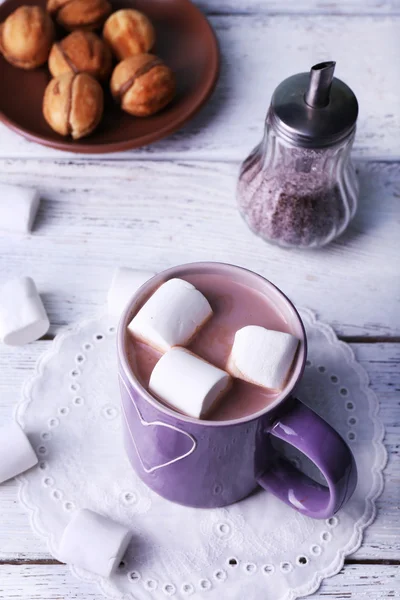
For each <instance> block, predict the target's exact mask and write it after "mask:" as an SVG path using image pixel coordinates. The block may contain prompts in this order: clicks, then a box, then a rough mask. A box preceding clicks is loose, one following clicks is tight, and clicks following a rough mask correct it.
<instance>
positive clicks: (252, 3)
mask: <svg viewBox="0 0 400 600" xmlns="http://www.w3.org/2000/svg"><path fill="white" fill-rule="evenodd" d="M196 4H197V6H199V7H200V8H201V9H202V10H203V11H204V12H205V13H208V14H213V15H215V14H260V13H266V14H279V13H293V14H313V13H317V14H327V15H340V14H350V15H355V14H357V15H362V14H398V13H400V2H399V0H344V1H343V0H338V1H336V2H332V0H241V1H240V2H238V1H237V0H219V1H218V2H215V0H198V1H197V2H196Z"/></svg>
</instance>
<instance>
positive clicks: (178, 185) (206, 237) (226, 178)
mask: <svg viewBox="0 0 400 600" xmlns="http://www.w3.org/2000/svg"><path fill="white" fill-rule="evenodd" d="M359 174H360V180H361V199H360V208H359V211H358V214H357V216H356V218H355V220H354V222H353V224H352V226H351V227H350V229H349V230H348V231H347V233H345V234H344V236H342V238H340V239H339V240H338V241H337V242H336V243H333V244H331V245H330V246H329V247H327V248H326V249H323V250H319V251H300V250H299V251H296V250H293V251H288V250H282V249H280V248H278V247H275V246H272V245H270V244H266V243H265V242H263V241H262V240H261V239H259V238H257V237H256V236H255V235H253V234H252V233H251V232H250V230H249V229H248V228H247V226H246V225H245V224H244V222H243V221H242V219H241V218H240V216H239V213H238V211H237V209H236V202H235V186H236V178H237V167H236V166H235V165H230V164H228V165H227V164H221V163H207V164H206V163H197V164H192V163H190V164H189V163H179V164H169V163H165V162H151V163H150V162H139V163H135V164H129V163H119V162H83V161H74V162H64V161H60V162H55V163H53V162H48V161H42V162H41V161H34V160H30V161H0V180H2V181H4V182H13V183H19V184H25V185H33V186H36V187H38V188H39V190H40V191H41V194H42V203H41V208H40V211H39V215H38V218H37V221H36V224H35V228H34V233H33V235H31V236H28V237H26V238H16V237H14V236H11V235H5V234H3V235H2V236H1V237H0V252H1V255H2V257H3V258H2V260H1V261H0V284H1V283H3V282H5V281H7V280H8V279H11V278H12V277H15V276H17V275H22V274H27V275H31V276H32V277H33V278H34V279H35V280H36V282H37V284H38V287H39V290H40V291H41V292H42V293H43V297H44V302H45V305H46V308H47V309H48V312H49V316H50V321H51V323H52V328H51V331H52V332H57V331H58V330H59V329H60V327H63V326H65V325H66V324H68V323H71V322H74V321H76V320H79V319H81V318H83V317H90V316H91V315H92V314H93V313H94V311H95V310H97V309H98V308H99V307H101V306H102V305H103V304H104V302H105V298H106V293H107V289H108V286H109V283H110V281H111V277H112V273H113V270H114V268H115V267H116V266H118V265H126V266H132V267H136V268H146V269H150V270H155V271H159V270H162V269H164V268H166V267H169V266H172V265H174V264H179V263H182V262H191V261H200V260H214V261H215V260H219V261H223V262H229V263H236V264H238V265H242V266H245V267H248V268H250V269H253V270H255V271H257V272H259V273H261V274H262V275H264V276H266V277H267V278H268V279H271V280H272V281H273V282H274V283H276V284H277V285H278V286H280V287H281V288H282V289H283V290H284V291H285V292H286V293H287V294H288V295H289V297H291V298H292V299H293V301H294V302H295V303H296V304H298V305H300V306H309V307H310V308H312V309H313V310H315V311H316V312H317V313H318V314H319V315H320V317H321V318H322V319H323V320H325V321H327V322H328V323H330V324H332V325H333V326H334V328H335V329H336V331H337V333H339V334H341V335H348V336H396V335H397V336H398V335H400V311H399V299H400V274H399V270H398V264H397V261H396V260H394V257H395V256H396V255H397V254H398V231H399V222H400V221H399V202H400V200H399V198H400V165H399V164H397V163H394V164H390V163H372V164H365V163H360V164H359Z"/></svg>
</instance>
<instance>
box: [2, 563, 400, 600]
mask: <svg viewBox="0 0 400 600" xmlns="http://www.w3.org/2000/svg"><path fill="white" fill-rule="evenodd" d="M398 577H399V567H398V566H390V565H387V566H382V565H377V566H368V568H365V566H364V565H346V566H345V567H344V569H342V570H341V571H340V573H339V574H338V575H337V576H336V577H333V578H331V579H326V580H325V581H324V582H323V583H322V585H321V587H320V589H319V591H318V592H316V593H315V594H313V595H312V596H309V598H310V600H344V599H347V600H363V599H365V598H368V599H369V600H372V599H373V600H391V599H396V598H400V592H399V587H398ZM100 597H101V594H100V593H99V592H98V591H97V589H96V588H95V587H93V586H92V585H89V584H87V583H85V582H82V581H78V580H77V579H75V578H74V577H73V576H72V574H71V573H70V571H69V569H68V567H66V566H65V565H1V566H0V599H1V600H11V599H15V600H27V599H28V598H29V600H100ZM204 597H205V595H204V594H201V598H202V599H203V598H204ZM149 598H150V596H149ZM191 598H193V600H200V596H199V595H194V596H191ZM247 598H248V600H259V599H258V598H254V596H253V595H252V593H251V585H250V581H249V593H248V595H247Z"/></svg>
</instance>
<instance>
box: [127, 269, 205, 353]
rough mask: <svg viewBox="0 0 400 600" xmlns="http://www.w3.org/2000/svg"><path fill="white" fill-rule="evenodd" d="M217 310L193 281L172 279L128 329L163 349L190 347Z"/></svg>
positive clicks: (151, 298)
mask: <svg viewBox="0 0 400 600" xmlns="http://www.w3.org/2000/svg"><path fill="white" fill-rule="evenodd" d="M212 314H213V312H212V309H211V306H210V305H209V303H208V300H207V298H206V297H205V296H203V294H202V293H201V292H199V290H197V289H196V288H195V287H194V286H193V285H192V284H191V283H188V282H187V281H184V280H183V279H170V280H169V281H166V282H165V283H163V284H162V285H161V286H160V287H159V288H158V289H157V290H156V291H155V292H154V294H153V295H152V296H151V297H150V298H149V299H148V300H147V302H146V303H145V304H144V305H143V306H142V308H141V309H140V310H139V312H138V313H137V314H136V315H135V317H134V318H133V319H132V321H131V322H130V324H129V325H128V329H129V330H130V331H131V332H132V333H133V335H134V336H135V337H136V338H137V339H139V340H141V341H142V342H144V343H146V344H148V345H149V346H152V347H153V348H155V349H157V350H159V351H160V352H166V351H167V350H169V349H170V348H171V347H172V346H186V345H187V344H189V343H190V341H191V340H192V338H193V337H194V336H195V335H196V333H197V332H198V330H199V329H200V328H201V327H202V326H203V325H204V324H205V323H206V322H207V321H208V319H209V318H210V317H211V316H212Z"/></svg>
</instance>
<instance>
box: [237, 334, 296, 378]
mask: <svg viewBox="0 0 400 600" xmlns="http://www.w3.org/2000/svg"><path fill="white" fill-rule="evenodd" d="M298 343H299V340H298V339H297V338H295V337H294V336H293V335H291V334H290V333H282V332H281V331H272V330H270V329H265V328H264V327H259V326H258V325H248V326H247V327H243V328H242V329H239V331H237V332H236V334H235V340H234V342H233V346H232V350H231V354H230V356H229V359H228V364H227V366H226V369H227V371H228V372H229V373H230V374H231V375H233V376H234V377H238V378H240V379H244V380H245V381H249V382H250V383H255V384H256V385H260V386H262V387H265V388H270V389H272V390H281V389H282V388H283V387H284V385H285V382H286V379H287V377H288V374H289V371H290V367H291V366H292V363H293V359H294V355H295V354H296V350H297V346H298Z"/></svg>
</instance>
